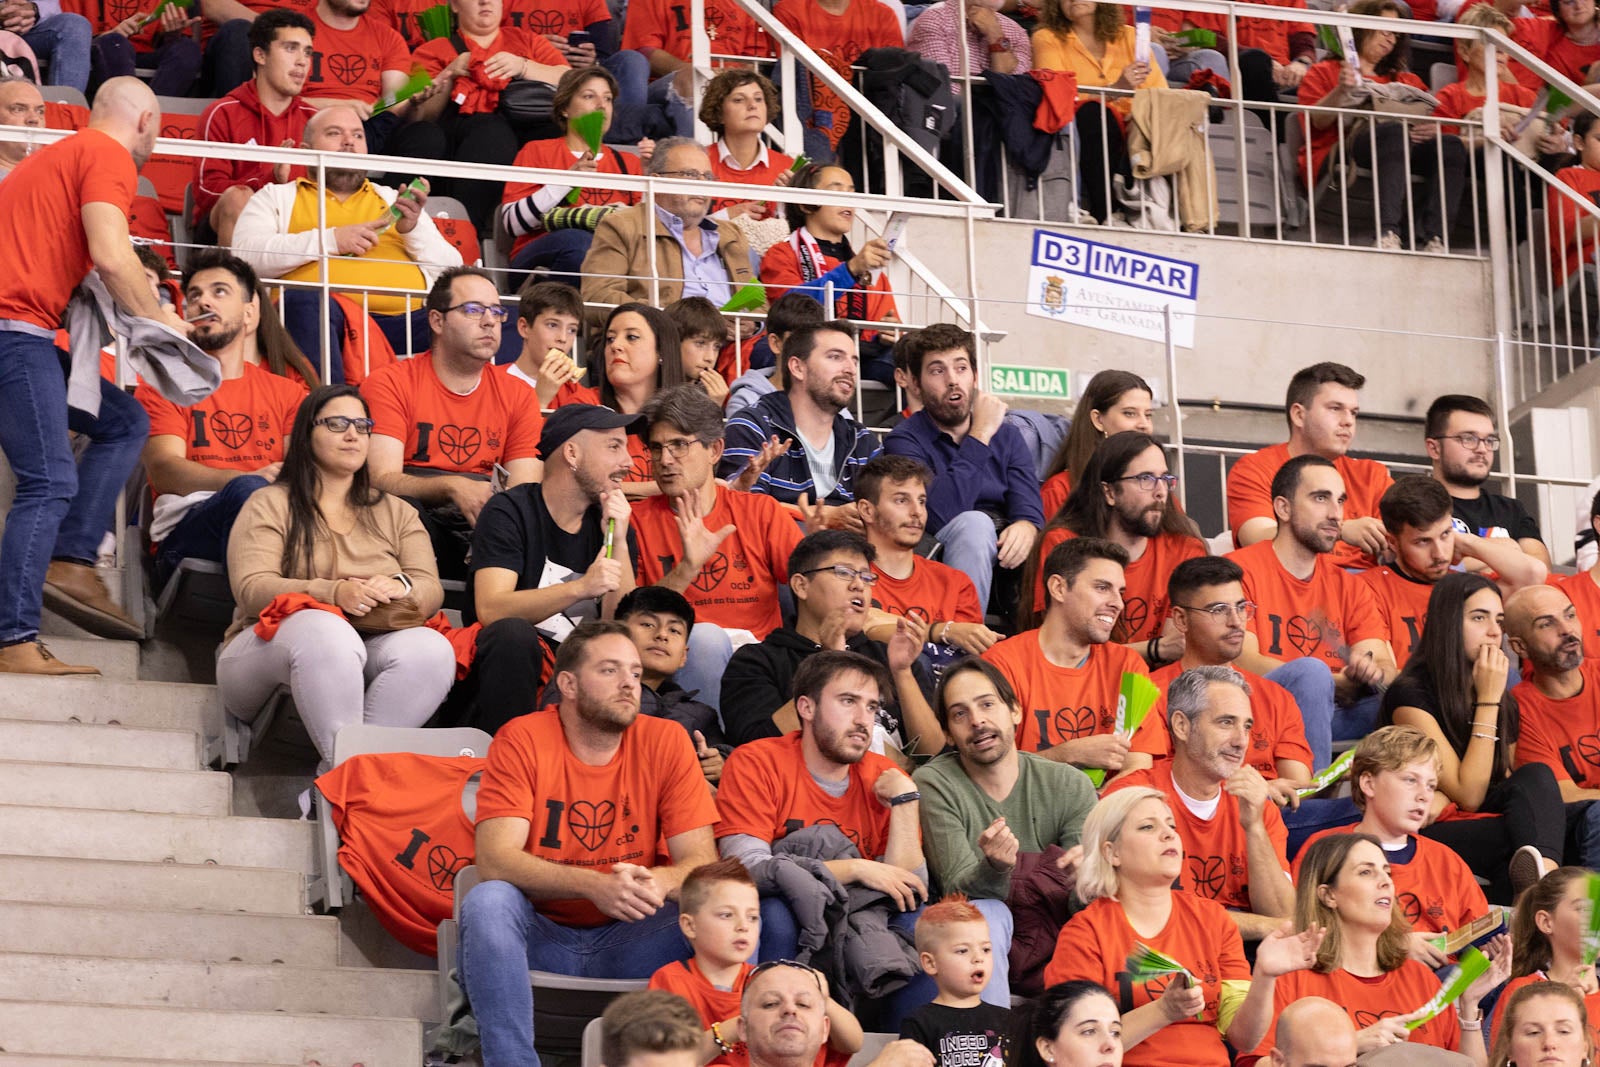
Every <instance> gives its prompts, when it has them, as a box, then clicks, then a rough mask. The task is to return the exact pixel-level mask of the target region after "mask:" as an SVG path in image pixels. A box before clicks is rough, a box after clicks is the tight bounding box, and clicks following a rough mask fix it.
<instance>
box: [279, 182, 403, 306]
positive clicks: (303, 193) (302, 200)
mask: <svg viewBox="0 0 1600 1067" xmlns="http://www.w3.org/2000/svg"><path fill="white" fill-rule="evenodd" d="M319 191H320V189H319V187H318V185H317V183H316V182H314V181H311V180H309V179H307V178H301V179H300V180H299V182H297V183H296V188H295V194H294V209H293V210H292V211H291V212H290V214H289V232H290V233H304V232H305V231H307V230H315V229H316V228H317V193H318V192H319ZM323 199H324V201H325V202H326V203H327V213H328V221H327V225H328V226H329V227H330V228H332V227H337V226H348V225H350V224H352V223H356V222H371V221H372V220H373V219H377V218H385V217H388V215H389V205H388V204H386V203H384V201H383V197H381V196H379V195H378V194H377V192H376V191H375V190H374V189H373V188H372V183H371V182H367V183H365V184H363V185H362V186H361V188H360V189H357V190H356V191H355V192H353V193H351V194H350V195H349V196H347V197H345V198H344V199H343V200H340V199H339V198H338V197H337V196H335V195H333V194H332V193H328V194H326V195H325V196H324V197H323ZM284 278H286V279H288V280H290V281H303V282H320V281H321V280H322V272H321V263H320V261H318V260H312V261H311V262H310V263H305V264H302V265H301V266H298V267H296V268H295V269H294V270H292V271H290V272H289V273H287V274H285V275H284ZM328 281H329V282H330V283H331V284H333V285H335V286H354V287H356V288H362V289H365V288H369V287H373V288H380V287H381V288H385V289H411V290H414V291H417V292H422V291H425V290H426V289H427V288H428V285H427V282H426V280H425V279H424V278H423V275H422V268H421V267H419V266H417V265H416V263H415V262H413V261H412V259H411V254H410V253H409V252H407V251H406V243H405V239H404V238H403V237H401V236H400V233H399V232H398V231H397V230H396V229H395V228H394V227H393V226H391V227H389V229H388V230H386V231H385V232H384V234H383V236H382V237H380V238H378V243H377V244H375V245H373V246H372V248H370V249H368V250H367V251H366V252H364V253H362V254H361V255H359V256H336V255H330V256H329V257H328ZM421 306H422V300H421V299H420V298H411V297H404V296H399V295H397V294H394V293H373V294H372V295H371V296H370V297H369V298H368V304H367V307H368V309H369V310H370V311H371V313H372V314H374V315H400V314H403V313H405V312H407V311H411V310H412V309H414V308H419V307H421Z"/></svg>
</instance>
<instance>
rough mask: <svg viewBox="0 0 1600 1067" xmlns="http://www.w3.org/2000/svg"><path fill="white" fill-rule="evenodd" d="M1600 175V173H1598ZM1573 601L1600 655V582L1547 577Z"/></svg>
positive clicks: (1590, 645) (1582, 576) (1586, 637)
mask: <svg viewBox="0 0 1600 1067" xmlns="http://www.w3.org/2000/svg"><path fill="white" fill-rule="evenodd" d="M1597 176H1600V175H1597ZM1545 584H1546V585H1553V586H1555V587H1556V588H1557V589H1559V590H1561V591H1562V592H1563V593H1565V594H1567V599H1568V600H1570V601H1572V606H1573V607H1574V608H1576V609H1577V611H1578V622H1579V624H1580V625H1581V626H1582V627H1583V654H1584V655H1585V656H1589V657H1600V583H1597V582H1596V581H1595V580H1594V575H1592V574H1590V573H1589V572H1588V571H1580V572H1578V573H1577V574H1552V575H1550V577H1548V578H1546V579H1545Z"/></svg>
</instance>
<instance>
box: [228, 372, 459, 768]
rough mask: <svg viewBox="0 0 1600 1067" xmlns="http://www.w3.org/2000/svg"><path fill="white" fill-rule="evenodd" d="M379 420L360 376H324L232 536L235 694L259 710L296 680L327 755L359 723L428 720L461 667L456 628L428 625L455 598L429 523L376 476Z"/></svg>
mask: <svg viewBox="0 0 1600 1067" xmlns="http://www.w3.org/2000/svg"><path fill="white" fill-rule="evenodd" d="M371 434H372V418H371V415H370V414H369V412H368V411H367V405H366V401H364V400H363V399H362V398H361V394H360V392H358V391H357V390H356V389H355V388H354V387H353V386H348V385H325V386H322V387H321V388H319V389H317V390H316V391H315V392H313V393H312V394H311V395H310V396H309V397H307V398H306V400H305V402H304V403H303V404H301V405H300V410H299V412H298V413H297V414H296V415H295V420H294V428H293V430H292V431H291V433H290V437H289V445H288V448H287V450H286V452H285V455H284V460H283V469H282V471H280V472H279V474H278V480H277V481H276V482H275V483H273V484H272V485H269V486H267V487H266V488H264V489H259V490H257V491H256V492H255V493H254V494H252V495H251V497H250V499H249V501H247V502H246V503H245V506H244V508H243V509H242V510H241V511H240V513H239V519H238V521H237V522H235V523H234V526H233V536H232V537H231V538H230V539H229V541H228V578H229V581H230V583H231V584H232V586H233V595H234V599H235V600H236V601H237V602H238V606H237V607H236V608H235V609H234V616H233V625H232V626H230V627H229V628H228V633H227V635H226V636H225V637H224V638H223V647H222V654H221V655H220V656H219V657H218V659H217V686H218V688H219V689H220V690H221V691H222V699H223V703H224V704H225V705H226V706H227V708H228V711H229V713H230V714H232V715H234V716H236V717H238V718H241V719H244V720H246V721H248V720H250V719H252V718H254V717H255V715H256V713H257V712H259V711H260V710H261V707H262V705H264V704H265V703H266V701H267V698H268V697H270V696H271V695H272V691H273V690H274V689H276V688H277V687H278V686H280V685H288V686H289V689H290V691H291V692H292V693H293V694H294V702H295V707H296V708H297V709H298V710H299V712H300V717H301V719H302V720H303V721H304V722H305V725H306V731H307V732H308V733H309V734H310V735H311V740H312V742H313V743H314V744H315V745H316V746H317V751H318V752H319V753H321V754H322V756H323V758H324V759H331V758H332V756H333V740H334V737H335V736H336V735H337V734H338V732H339V731H340V729H342V728H343V727H345V726H351V725H355V724H356V723H362V722H366V723H374V724H378V725H382V726H421V725H422V724H423V723H424V722H426V721H427V720H428V718H429V717H430V716H432V715H433V713H434V710H435V709H437V708H438V706H439V704H440V702H441V701H443V700H444V697H445V694H446V693H447V692H449V690H450V685H451V683H452V682H453V681H454V680H455V667H456V663H455V653H454V652H453V651H452V649H451V647H450V642H449V640H447V639H446V638H445V637H444V635H443V634H440V633H438V632H437V631H435V630H431V629H428V628H427V627H426V626H423V625H422V622H423V621H424V620H425V619H427V618H428V617H429V616H431V615H432V614H433V613H434V612H436V611H438V610H439V605H440V604H442V603H443V602H444V590H443V588H442V587H441V586H440V585H439V575H438V571H437V569H436V567H435V564H434V559H433V549H432V546H431V544H430V543H429V541H428V533H427V531H426V530H424V529H423V526H422V521H421V520H420V519H419V518H418V517H417V512H416V509H415V508H413V507H411V505H409V504H407V503H406V502H405V501H403V500H401V499H399V498H398V497H394V496H389V495H388V494H386V493H382V492H380V491H379V490H377V489H375V488H373V486H372V483H371V481H370V480H369V479H368V475H367V449H368V445H369V443H370V441H371ZM295 594H299V596H296V595H295ZM268 609H271V610H268ZM318 609H320V610H318Z"/></svg>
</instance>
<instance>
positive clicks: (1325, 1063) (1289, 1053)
mask: <svg viewBox="0 0 1600 1067" xmlns="http://www.w3.org/2000/svg"><path fill="white" fill-rule="evenodd" d="M1355 1062H1356V1027H1355V1024H1354V1023H1352V1022H1351V1021H1350V1016H1349V1014H1348V1013H1346V1012H1345V1010H1344V1009H1343V1008H1341V1007H1339V1005H1337V1004H1335V1003H1334V1002H1333V1001H1331V1000H1327V999H1325V998H1323V997H1302V998H1301V999H1299V1000H1297V1001H1295V1002H1294V1003H1293V1004H1290V1005H1289V1006H1288V1007H1287V1008H1284V1009H1283V1013H1282V1014H1281V1015H1279V1016H1278V1028H1277V1031H1276V1032H1275V1033H1274V1035H1273V1046H1272V1067H1355Z"/></svg>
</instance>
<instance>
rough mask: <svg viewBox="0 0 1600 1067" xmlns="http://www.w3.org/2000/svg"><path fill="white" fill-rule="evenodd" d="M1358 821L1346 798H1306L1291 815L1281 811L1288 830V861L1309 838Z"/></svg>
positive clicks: (1352, 807)
mask: <svg viewBox="0 0 1600 1067" xmlns="http://www.w3.org/2000/svg"><path fill="white" fill-rule="evenodd" d="M1360 821H1361V812H1359V811H1357V810H1356V802H1355V801H1353V800H1351V799H1350V798H1349V797H1307V798H1306V799H1305V800H1302V801H1301V802H1300V806H1299V807H1298V808H1295V809H1294V810H1293V811H1290V810H1289V809H1288V808H1284V809H1283V823H1284V825H1285V826H1287V827H1288V828H1289V849H1288V856H1289V859H1291V860H1292V859H1294V857H1295V855H1296V854H1297V853H1298V852H1299V851H1300V846H1302V845H1304V844H1305V843H1306V839H1307V838H1309V837H1310V836H1311V835H1312V834H1316V833H1321V832H1322V831H1323V830H1332V829H1334V828H1336V827H1339V826H1349V825H1351V824H1352V823H1358V822H1360Z"/></svg>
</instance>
